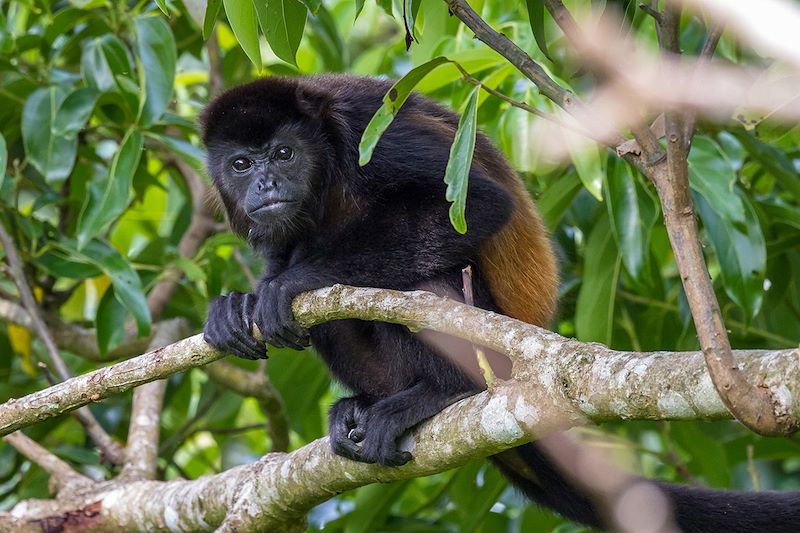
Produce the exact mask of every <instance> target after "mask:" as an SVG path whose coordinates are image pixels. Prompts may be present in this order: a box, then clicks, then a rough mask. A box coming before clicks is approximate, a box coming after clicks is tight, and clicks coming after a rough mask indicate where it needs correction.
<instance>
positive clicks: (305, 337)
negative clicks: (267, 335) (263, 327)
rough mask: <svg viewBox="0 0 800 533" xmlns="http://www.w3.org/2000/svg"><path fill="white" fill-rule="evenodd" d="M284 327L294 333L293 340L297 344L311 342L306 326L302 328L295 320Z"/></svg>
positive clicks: (306, 344) (305, 344) (304, 344)
mask: <svg viewBox="0 0 800 533" xmlns="http://www.w3.org/2000/svg"><path fill="white" fill-rule="evenodd" d="M286 329H288V330H289V331H291V332H292V335H294V338H295V340H296V341H297V342H298V343H299V344H301V345H303V346H308V345H309V344H311V342H310V340H311V334H310V333H309V332H308V328H304V327H303V326H301V325H300V324H298V323H297V322H295V321H292V322H290V323H289V324H288V325H287V326H286Z"/></svg>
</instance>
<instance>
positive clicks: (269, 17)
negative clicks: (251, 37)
mask: <svg viewBox="0 0 800 533" xmlns="http://www.w3.org/2000/svg"><path fill="white" fill-rule="evenodd" d="M253 5H254V6H255V9H256V12H257V13H258V21H259V23H260V24H261V31H263V32H264V36H265V37H266V38H267V42H268V43H269V47H270V48H271V49H272V51H273V52H275V55H276V56H278V57H279V58H281V59H282V60H284V61H286V62H287V63H290V64H292V65H294V66H297V59H296V57H295V56H296V55H297V49H298V48H299V47H300V39H302V38H303V29H304V28H305V26H306V15H307V14H308V10H307V9H306V6H304V5H303V4H301V3H300V2H299V1H298V0H253Z"/></svg>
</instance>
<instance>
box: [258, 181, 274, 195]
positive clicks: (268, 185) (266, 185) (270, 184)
mask: <svg viewBox="0 0 800 533" xmlns="http://www.w3.org/2000/svg"><path fill="white" fill-rule="evenodd" d="M277 188H278V181H277V180H276V179H274V178H267V179H266V180H263V179H262V180H258V192H261V191H263V190H264V189H277Z"/></svg>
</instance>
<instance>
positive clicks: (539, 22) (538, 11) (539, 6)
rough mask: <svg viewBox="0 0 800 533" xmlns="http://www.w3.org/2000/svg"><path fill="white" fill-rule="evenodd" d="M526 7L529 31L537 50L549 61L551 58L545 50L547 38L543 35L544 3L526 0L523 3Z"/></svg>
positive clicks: (538, 0)
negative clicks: (531, 33) (529, 25)
mask: <svg viewBox="0 0 800 533" xmlns="http://www.w3.org/2000/svg"><path fill="white" fill-rule="evenodd" d="M525 3H526V4H527V6H528V19H529V20H530V24H531V31H533V38H534V39H535V40H536V44H537V45H538V46H539V50H541V51H542V53H543V54H544V55H545V57H546V58H547V59H549V60H550V61H552V60H553V58H552V57H551V56H550V52H549V51H548V49H547V37H546V36H545V33H544V2H543V1H542V0H527V1H526V2H525Z"/></svg>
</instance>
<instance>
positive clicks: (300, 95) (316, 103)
mask: <svg viewBox="0 0 800 533" xmlns="http://www.w3.org/2000/svg"><path fill="white" fill-rule="evenodd" d="M332 103H333V101H332V100H331V98H330V97H329V96H328V95H326V94H323V93H321V92H317V91H314V90H313V89H309V88H307V87H300V88H298V89H297V108H298V109H299V110H300V112H301V113H303V114H305V115H307V116H309V117H311V118H316V119H320V118H326V117H327V116H329V115H330V113H331V106H332Z"/></svg>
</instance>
